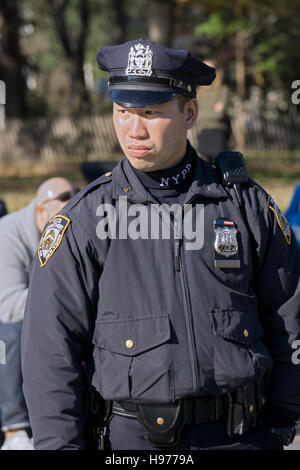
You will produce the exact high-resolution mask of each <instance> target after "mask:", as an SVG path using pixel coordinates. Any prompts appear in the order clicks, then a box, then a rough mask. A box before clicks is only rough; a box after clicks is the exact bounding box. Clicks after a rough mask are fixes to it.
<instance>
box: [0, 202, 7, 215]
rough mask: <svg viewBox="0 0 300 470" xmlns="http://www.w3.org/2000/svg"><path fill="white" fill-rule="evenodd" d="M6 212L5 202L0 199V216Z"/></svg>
mask: <svg viewBox="0 0 300 470" xmlns="http://www.w3.org/2000/svg"><path fill="white" fill-rule="evenodd" d="M6 214H7V210H6V206H5V202H4V201H2V200H1V199H0V217H3V216H4V215H6Z"/></svg>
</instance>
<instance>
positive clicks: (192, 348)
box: [131, 197, 199, 392]
mask: <svg viewBox="0 0 300 470" xmlns="http://www.w3.org/2000/svg"><path fill="white" fill-rule="evenodd" d="M193 199H196V197H193V198H192V199H191V201H192V200H193ZM131 202H132V201H131ZM143 204H145V205H151V204H152V202H150V201H145V202H144V203H143ZM181 217H182V219H181V222H182V221H183V215H182V216H181ZM170 218H171V222H172V225H173V227H174V235H175V234H177V231H178V225H177V222H176V221H174V216H173V215H172V214H170ZM181 226H182V224H181ZM182 241H183V236H182V232H181V238H175V239H174V242H175V249H174V268H175V271H176V272H178V273H179V276H180V283H181V288H182V293H183V303H184V310H185V319H186V325H187V334H188V338H189V355H190V359H191V370H192V381H193V390H194V392H196V391H197V390H198V373H199V371H198V367H197V356H196V343H195V335H194V333H193V320H192V308H191V300H190V296H189V291H188V286H187V281H186V275H185V270H184V264H183V255H181V256H180V245H181V243H180V242H182ZM180 265H181V269H180Z"/></svg>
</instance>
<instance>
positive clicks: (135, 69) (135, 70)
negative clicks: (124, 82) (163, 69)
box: [126, 43, 153, 77]
mask: <svg viewBox="0 0 300 470" xmlns="http://www.w3.org/2000/svg"><path fill="white" fill-rule="evenodd" d="M152 57H153V52H152V51H151V49H150V48H149V46H146V47H145V46H143V44H140V43H139V44H136V45H135V46H134V47H131V48H130V51H129V54H128V66H127V69H126V75H138V76H146V77H149V76H151V75H152Z"/></svg>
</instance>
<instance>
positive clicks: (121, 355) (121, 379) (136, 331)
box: [93, 315, 174, 401]
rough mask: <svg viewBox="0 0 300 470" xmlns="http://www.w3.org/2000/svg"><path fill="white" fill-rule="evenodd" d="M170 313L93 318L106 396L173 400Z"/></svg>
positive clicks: (96, 354)
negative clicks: (117, 318) (94, 319)
mask: <svg viewBox="0 0 300 470" xmlns="http://www.w3.org/2000/svg"><path fill="white" fill-rule="evenodd" d="M170 339H171V329H170V321H169V316H168V315H164V316H161V317H149V318H140V319H130V320H117V321H109V322H107V321H99V322H96V327H95V332H94V338H93V343H94V344H95V348H94V358H95V365H96V374H97V377H98V380H99V388H100V393H101V394H102V396H103V397H104V398H105V399H115V400H118V399H119V400H120V399H123V400H124V399H129V398H130V399H134V400H136V401H139V400H148V401H172V400H173V399H174V398H173V397H174V387H173V376H174V371H173V367H172V353H171V344H170Z"/></svg>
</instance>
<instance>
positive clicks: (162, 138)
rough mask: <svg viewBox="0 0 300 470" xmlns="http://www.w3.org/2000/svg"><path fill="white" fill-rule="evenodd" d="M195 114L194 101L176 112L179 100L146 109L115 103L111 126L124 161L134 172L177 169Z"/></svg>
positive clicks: (195, 105)
mask: <svg viewBox="0 0 300 470" xmlns="http://www.w3.org/2000/svg"><path fill="white" fill-rule="evenodd" d="M197 111H198V103H197V100H195V99H192V100H189V101H187V102H186V103H185V105H184V109H183V111H181V110H180V109H179V106H178V99H174V100H172V101H168V102H167V103H162V104H158V105H154V106H149V107H145V108H126V107H124V106H121V105H118V104H116V103H114V113H113V116H114V126H115V130H116V133H117V136H118V139H119V142H120V145H121V147H122V149H123V152H124V153H125V155H126V157H127V158H128V160H129V161H130V163H131V164H132V166H134V167H135V168H137V169H139V170H143V171H156V170H161V169H164V168H169V167H171V166H173V165H176V163H178V162H179V161H180V160H181V158H182V157H183V156H184V154H185V150H186V137H187V130H188V129H190V128H191V127H192V126H193V124H194V122H195V120H196V118H197Z"/></svg>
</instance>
